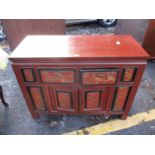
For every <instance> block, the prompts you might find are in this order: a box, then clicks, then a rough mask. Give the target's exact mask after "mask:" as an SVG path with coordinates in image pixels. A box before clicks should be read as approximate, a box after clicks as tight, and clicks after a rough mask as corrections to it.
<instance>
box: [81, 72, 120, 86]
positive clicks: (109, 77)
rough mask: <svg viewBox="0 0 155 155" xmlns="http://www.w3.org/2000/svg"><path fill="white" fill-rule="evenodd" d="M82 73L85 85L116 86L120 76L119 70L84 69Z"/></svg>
mask: <svg viewBox="0 0 155 155" xmlns="http://www.w3.org/2000/svg"><path fill="white" fill-rule="evenodd" d="M80 72H81V81H82V84H84V85H89V84H90V85H91V84H115V83H116V81H117V75H118V69H82V70H80Z"/></svg>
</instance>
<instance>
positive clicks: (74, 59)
mask: <svg viewBox="0 0 155 155" xmlns="http://www.w3.org/2000/svg"><path fill="white" fill-rule="evenodd" d="M148 58H149V55H148V54H147V53H146V52H145V51H144V50H143V49H142V47H141V46H140V45H139V44H138V43H137V42H136V41H135V39H133V38H132V37H131V36H129V35H95V36H93V35H92V36H91V35H76V36H27V37H26V38H25V39H24V40H23V41H22V42H21V44H20V45H19V46H18V47H17V48H16V49H15V50H14V52H13V53H12V54H11V56H10V60H11V61H12V62H13V64H12V66H13V69H14V72H15V75H16V77H17V80H18V83H19V85H20V87H21V90H22V92H23V95H24V97H25V100H26V103H27V105H28V108H29V110H30V112H31V114H32V117H33V118H37V117H38V116H39V115H40V114H99V115H102V114H105V115H120V116H121V118H122V119H125V118H126V117H127V116H128V112H129V110H130V108H131V105H132V102H133V99H134V96H135V95H136V91H137V88H138V86H139V83H140V80H141V78H142V75H143V72H144V68H145V65H146V61H147V59H148Z"/></svg>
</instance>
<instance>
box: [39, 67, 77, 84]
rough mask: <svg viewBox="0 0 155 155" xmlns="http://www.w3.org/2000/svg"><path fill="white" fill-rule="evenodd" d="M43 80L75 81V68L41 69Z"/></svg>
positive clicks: (52, 81) (47, 81) (55, 81)
mask: <svg viewBox="0 0 155 155" xmlns="http://www.w3.org/2000/svg"><path fill="white" fill-rule="evenodd" d="M40 76H41V81H42V82H45V83H68V84H69V83H75V72H74V71H73V70H56V69H55V70H52V69H48V70H46V69H45V70H44V69H41V70H40Z"/></svg>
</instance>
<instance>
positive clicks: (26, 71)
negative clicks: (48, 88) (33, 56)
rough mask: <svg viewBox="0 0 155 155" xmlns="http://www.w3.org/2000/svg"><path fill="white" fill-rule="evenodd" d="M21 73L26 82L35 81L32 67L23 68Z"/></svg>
mask: <svg viewBox="0 0 155 155" xmlns="http://www.w3.org/2000/svg"><path fill="white" fill-rule="evenodd" d="M21 73H22V76H23V79H24V82H35V81H36V78H35V74H34V70H33V69H32V68H22V69H21Z"/></svg>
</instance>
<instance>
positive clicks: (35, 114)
mask: <svg viewBox="0 0 155 155" xmlns="http://www.w3.org/2000/svg"><path fill="white" fill-rule="evenodd" d="M31 116H32V118H33V119H38V118H39V117H40V115H39V114H37V113H34V112H31Z"/></svg>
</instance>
